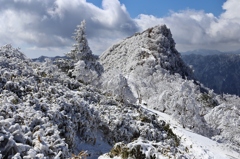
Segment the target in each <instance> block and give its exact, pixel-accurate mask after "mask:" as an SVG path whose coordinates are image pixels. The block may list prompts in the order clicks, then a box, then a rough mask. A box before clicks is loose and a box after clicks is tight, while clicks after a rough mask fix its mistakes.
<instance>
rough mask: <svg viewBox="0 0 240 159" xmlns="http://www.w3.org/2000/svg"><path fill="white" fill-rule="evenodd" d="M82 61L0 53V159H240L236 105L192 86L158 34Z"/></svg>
mask: <svg viewBox="0 0 240 159" xmlns="http://www.w3.org/2000/svg"><path fill="white" fill-rule="evenodd" d="M89 54H90V53H89ZM89 56H90V55H89ZM88 59H89V58H84V59H80V60H79V61H77V62H76V61H71V60H69V59H62V60H58V61H56V62H52V61H51V60H46V61H45V62H44V63H38V62H33V61H31V60H29V59H27V58H26V57H25V56H24V54H23V53H21V52H20V51H19V50H18V49H14V48H13V47H12V46H11V45H6V46H3V47H1V48H0V74H1V77H0V158H3V159H5V158H14V159H20V158H24V159H28V158H29V159H30V158H46V159H48V158H49V159H51V158H54V159H58V158H71V157H72V158H77V157H78V158H84V156H86V157H87V158H90V159H91V158H92V159H95V158H100V159H104V158H115V159H116V158H134V159H143V158H148V159H150V158H155V159H160V158H203V159H205V158H206V159H208V158H216V159H219V158H222V159H225V158H229V159H231V158H239V157H240V149H239V148H240V147H239V145H240V138H239V134H240V130H239V124H240V119H239V114H240V111H239V110H240V109H239V107H240V105H239V103H240V99H239V98H238V97H236V96H230V95H217V94H214V93H213V92H212V91H210V90H209V89H207V88H204V87H203V86H201V84H200V83H197V82H195V81H194V79H193V76H192V71H191V69H190V68H189V67H188V66H187V65H185V64H184V62H183V61H182V59H181V58H180V54H179V53H178V52H177V50H176V49H175V42H174V40H173V39H172V35H171V32H170V30H169V29H168V28H167V27H166V26H156V27H153V28H150V29H148V30H146V31H144V32H142V33H137V34H135V35H133V36H132V37H129V38H127V39H124V40H123V41H122V42H120V43H118V44H116V45H114V46H112V47H110V48H109V49H108V50H106V51H105V52H104V53H103V54H102V55H101V56H100V57H99V59H98V58H94V60H92V59H91V60H90V61H87V60H88ZM74 62H75V63H74ZM72 154H75V155H72Z"/></svg>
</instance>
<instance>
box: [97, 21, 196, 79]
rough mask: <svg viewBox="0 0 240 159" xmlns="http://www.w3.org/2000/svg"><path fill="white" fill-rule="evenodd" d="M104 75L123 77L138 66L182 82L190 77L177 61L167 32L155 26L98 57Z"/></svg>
mask: <svg viewBox="0 0 240 159" xmlns="http://www.w3.org/2000/svg"><path fill="white" fill-rule="evenodd" d="M100 61H101V64H102V65H103V66H104V69H105V71H112V70H114V71H117V72H118V73H119V72H121V73H122V74H127V73H129V72H131V71H132V70H135V69H136V68H137V67H138V66H144V67H148V68H149V71H150V72H149V73H150V74H151V73H153V72H156V71H157V70H159V69H160V67H161V68H162V69H166V70H168V71H169V72H170V73H171V74H174V73H179V74H180V75H181V76H182V77H183V78H185V77H188V78H191V77H192V72H191V70H190V69H189V67H188V66H187V65H185V64H184V62H183V61H182V59H181V58H180V54H179V53H178V51H177V50H176V49H175V42H174V40H173V38H172V34H171V32H170V30H169V29H168V28H167V27H166V26H165V25H163V26H156V27H154V28H150V29H147V30H146V31H144V32H142V33H136V34H135V35H133V36H132V37H129V38H127V39H125V40H123V41H122V42H120V43H118V44H115V45H113V46H112V47H110V48H109V49H108V50H107V51H105V52H104V53H103V54H102V55H101V56H100Z"/></svg>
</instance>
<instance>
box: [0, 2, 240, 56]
mask: <svg viewBox="0 0 240 159" xmlns="http://www.w3.org/2000/svg"><path fill="white" fill-rule="evenodd" d="M223 9H224V10H225V11H224V12H223V13H222V14H221V15H220V16H219V17H216V16H214V15H213V14H211V13H205V12H204V11H196V10H184V11H180V12H171V13H170V15H169V16H167V17H161V18H159V17H155V16H152V15H144V14H141V15H139V16H138V17H137V18H135V19H132V18H130V16H129V14H128V11H127V8H126V7H125V6H124V5H123V4H121V3H120V2H119V0H103V1H102V8H99V7H97V6H95V5H93V4H91V3H88V2H86V0H71V1H69V0H51V1H49V0H0V23H1V25H0V37H1V39H0V45H4V44H7V43H12V44H13V45H14V46H16V47H21V48H22V51H23V52H24V53H26V54H27V56H29V57H37V56H40V55H41V54H43V55H48V56H54V55H56V54H59V55H63V53H66V52H67V51H68V50H69V49H70V47H71V45H72V44H73V42H74V41H73V40H72V38H71V37H72V35H73V32H74V29H75V28H76V25H78V24H80V22H81V21H82V20H83V19H85V20H86V23H87V37H88V40H89V44H90V47H91V49H92V50H93V52H94V53H96V54H99V53H101V52H102V51H104V50H105V49H106V48H107V47H109V46H110V45H112V44H113V43H114V42H116V41H118V40H121V39H123V38H125V37H127V36H130V35H132V34H134V33H135V32H137V31H142V30H144V29H147V28H149V27H152V26H155V25H158V24H166V25H167V26H168V27H169V28H170V29H171V31H172V34H173V37H174V39H175V41H176V43H177V49H178V50H179V51H186V50H192V49H198V48H205V49H218V50H234V49H240V46H239V42H240V14H238V11H239V10H240V2H239V0H227V1H226V2H225V3H224V4H223ZM33 50H35V52H34V51H33Z"/></svg>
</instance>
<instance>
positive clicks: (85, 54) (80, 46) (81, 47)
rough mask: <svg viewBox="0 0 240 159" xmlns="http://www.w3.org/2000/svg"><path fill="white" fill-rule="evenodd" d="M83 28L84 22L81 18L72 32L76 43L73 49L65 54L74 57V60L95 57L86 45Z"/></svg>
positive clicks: (84, 27)
mask: <svg viewBox="0 0 240 159" xmlns="http://www.w3.org/2000/svg"><path fill="white" fill-rule="evenodd" d="M85 30H86V22H85V20H83V21H82V22H81V24H80V25H78V26H77V29H76V30H75V33H74V35H75V36H74V39H75V40H76V43H75V44H74V45H73V49H72V50H71V51H70V52H69V53H67V54H66V56H68V57H70V58H72V59H74V60H75V61H79V60H84V61H85V60H87V61H88V60H94V59H95V56H94V55H93V54H92V51H91V49H90V47H89V46H88V41H87V38H86V33H85Z"/></svg>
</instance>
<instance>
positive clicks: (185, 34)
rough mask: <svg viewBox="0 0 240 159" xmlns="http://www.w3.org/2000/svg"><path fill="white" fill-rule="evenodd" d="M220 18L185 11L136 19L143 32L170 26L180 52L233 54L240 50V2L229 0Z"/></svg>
mask: <svg viewBox="0 0 240 159" xmlns="http://www.w3.org/2000/svg"><path fill="white" fill-rule="evenodd" d="M223 9H224V10H225V12H223V13H222V14H221V15H220V16H219V17H216V16H214V15H213V14H212V13H205V12H204V11H196V10H184V11H181V12H172V13H171V14H170V16H168V17H163V18H158V17H154V16H151V15H143V14H142V15H139V17H137V18H136V19H135V21H136V22H137V24H138V25H139V27H140V28H141V30H144V29H146V28H148V27H152V26H154V25H158V24H166V25H167V26H168V27H169V28H170V29H171V31H172V34H173V37H174V39H175V41H176V43H177V45H176V46H177V49H178V50H179V51H187V50H194V49H199V48H204V49H217V50H221V51H229V50H236V49H240V46H239V42H240V14H238V12H239V10H240V1H239V0H228V1H226V2H225V3H224V4H223Z"/></svg>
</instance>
